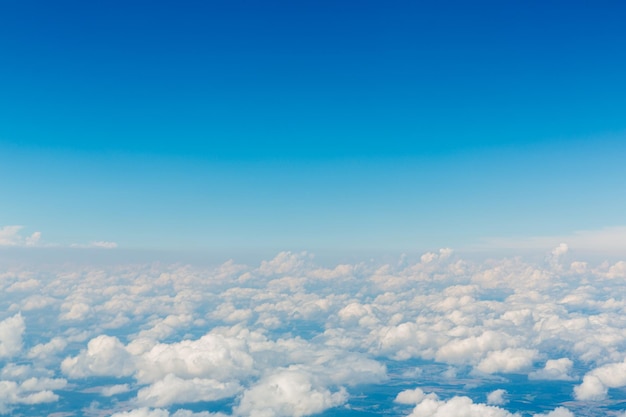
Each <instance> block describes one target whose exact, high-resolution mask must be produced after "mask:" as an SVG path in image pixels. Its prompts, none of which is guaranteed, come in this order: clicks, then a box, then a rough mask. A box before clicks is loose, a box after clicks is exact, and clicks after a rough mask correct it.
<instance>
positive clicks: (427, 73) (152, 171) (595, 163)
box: [0, 1, 626, 250]
mask: <svg viewBox="0 0 626 417" xmlns="http://www.w3.org/2000/svg"><path fill="white" fill-rule="evenodd" d="M129 3H131V4H129ZM625 15H626V8H625V7H624V6H623V5H622V4H620V3H619V2H600V3H594V4H591V3H588V2H552V3H551V4H550V5H546V4H545V3H543V4H542V2H471V3H467V2H465V3H463V2H445V3H442V2H400V1H398V2H391V3H389V2H386V3H384V4H383V3H380V2H369V1H360V2H325V1H321V2H320V1H315V2H313V1H298V2H271V1H264V2H245V1H228V2H227V1H211V2H177V3H176V4H173V3H164V2H147V1H146V2H142V1H135V2H121V1H120V2H116V1H113V2H71V1H61V2H54V3H50V2H38V1H20V2H17V1H9V2H4V3H3V4H2V5H1V6H0V50H1V51H2V54H1V56H0V91H2V94H1V95H0V196H1V197H0V201H1V203H0V227H2V226H3V225H23V226H24V231H25V232H24V233H32V232H34V231H41V233H42V242H44V243H48V244H59V245H66V246H67V245H71V244H75V243H78V244H82V243H87V242H93V241H109V242H116V243H117V244H118V245H119V247H121V248H147V249H165V250H170V249H181V250H206V249H215V248H218V247H220V248H224V247H226V248H232V249H242V248H260V247H263V248H268V247H269V248H272V249H277V250H278V249H294V250H299V249H311V250H315V249H318V248H327V249H328V248H329V249H343V250H347V249H374V250H384V249H394V250H396V249H398V250H410V249H412V248H420V249H421V248H428V247H439V246H452V247H463V246H471V245H473V244H475V243H476V242H479V241H481V239H484V238H487V237H499V238H512V237H529V236H566V235H568V234H571V233H573V232H575V231H580V230H597V229H602V228H610V227H619V226H623V225H625V224H626V219H625V218H624V213H625V212H626V193H624V179H625V178H626V167H625V165H626V164H624V163H623V160H624V156H625V155H626V145H625V140H624V139H625V138H626V133H625V132H626V119H624V109H626V81H625V78H624V76H623V74H625V73H626V53H625V52H624V50H625V49H624V44H625V42H626V30H625V29H624V27H623V22H624V18H625Z"/></svg>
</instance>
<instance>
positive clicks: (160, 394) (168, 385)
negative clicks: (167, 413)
mask: <svg viewBox="0 0 626 417" xmlns="http://www.w3.org/2000/svg"><path fill="white" fill-rule="evenodd" d="M240 390H241V387H240V385H239V384H237V383H235V382H220V381H218V380H215V379H205V378H191V379H182V378H179V377H177V376H175V375H172V374H168V375H166V376H165V378H163V379H162V380H160V381H157V382H155V383H154V384H152V385H150V386H148V387H146V388H142V389H141V390H139V392H138V393H137V401H138V402H139V403H140V404H145V405H151V406H156V407H164V406H168V405H172V404H181V403H182V404H184V403H192V402H198V401H215V400H219V399H221V398H227V397H233V396H234V395H235V394H237V393H238V392H239V391H240Z"/></svg>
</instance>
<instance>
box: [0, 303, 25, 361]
mask: <svg viewBox="0 0 626 417" xmlns="http://www.w3.org/2000/svg"><path fill="white" fill-rule="evenodd" d="M25 329H26V325H25V323H24V318H23V317H22V315H21V314H20V313H18V314H16V315H14V316H13V317H9V318H7V319H5V320H3V321H0V358H10V357H12V356H15V355H17V354H18V353H19V352H20V351H21V350H22V335H23V334H24V330H25Z"/></svg>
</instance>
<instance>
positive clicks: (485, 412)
mask: <svg viewBox="0 0 626 417" xmlns="http://www.w3.org/2000/svg"><path fill="white" fill-rule="evenodd" d="M400 394H402V393H400ZM396 398H397V397H396ZM448 416H464V417H521V415H520V414H517V413H516V414H512V413H510V412H508V411H507V410H504V409H502V408H499V407H495V406H492V405H486V404H480V403H474V402H473V401H472V400H471V399H470V398H468V397H453V398H451V399H449V400H447V401H444V400H441V399H439V397H438V396H437V395H436V394H432V393H431V394H428V395H424V396H423V397H422V398H421V399H419V401H418V402H417V403H416V405H415V408H414V409H413V411H412V412H411V414H409V417H448Z"/></svg>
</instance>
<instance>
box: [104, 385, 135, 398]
mask: <svg viewBox="0 0 626 417" xmlns="http://www.w3.org/2000/svg"><path fill="white" fill-rule="evenodd" d="M128 391H130V387H129V386H128V384H116V385H109V386H107V387H104V388H102V390H101V391H100V393H101V394H102V395H103V396H104V397H112V396H114V395H117V394H124V393H125V392H128Z"/></svg>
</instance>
